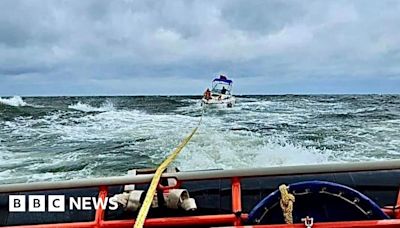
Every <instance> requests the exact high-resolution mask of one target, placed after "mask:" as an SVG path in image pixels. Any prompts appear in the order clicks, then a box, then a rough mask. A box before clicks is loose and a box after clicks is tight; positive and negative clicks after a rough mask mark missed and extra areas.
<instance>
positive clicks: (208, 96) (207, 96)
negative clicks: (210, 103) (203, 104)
mask: <svg viewBox="0 0 400 228" xmlns="http://www.w3.org/2000/svg"><path fill="white" fill-rule="evenodd" d="M203 96H204V98H205V99H206V100H210V99H211V91H210V89H209V88H207V89H206V91H205V92H204V95H203Z"/></svg>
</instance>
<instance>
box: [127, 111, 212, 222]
mask: <svg viewBox="0 0 400 228" xmlns="http://www.w3.org/2000/svg"><path fill="white" fill-rule="evenodd" d="M203 114H204V108H203V109H202V113H201V117H200V120H199V123H198V124H197V126H196V127H195V128H194V129H193V130H192V132H191V133H190V134H189V135H188V136H186V138H185V139H183V141H182V142H181V143H180V144H179V146H178V147H177V148H176V149H175V150H173V151H172V153H171V154H170V155H169V156H168V157H167V158H166V159H165V160H164V161H163V162H162V163H161V165H160V166H159V167H158V168H157V170H156V172H155V173H154V176H153V179H152V180H151V183H150V187H149V189H148V190H147V193H146V198H145V199H144V201H143V204H142V207H141V208H140V211H139V214H138V216H137V218H136V222H135V224H134V226H133V227H134V228H142V227H143V225H144V221H145V220H146V217H147V214H148V213H149V209H150V205H151V203H152V201H153V198H154V195H155V194H156V190H157V185H158V183H159V182H160V179H161V175H162V173H163V172H164V170H165V169H166V168H167V167H168V166H169V165H170V164H171V163H172V162H173V161H174V160H175V158H176V157H177V156H178V154H179V153H180V152H181V150H182V149H183V148H184V147H185V146H186V144H187V143H188V142H189V141H190V139H192V137H193V135H194V134H195V133H196V131H197V129H198V128H199V126H200V124H201V121H202V119H203Z"/></svg>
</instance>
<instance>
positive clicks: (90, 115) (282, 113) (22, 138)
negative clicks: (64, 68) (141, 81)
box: [0, 95, 400, 183]
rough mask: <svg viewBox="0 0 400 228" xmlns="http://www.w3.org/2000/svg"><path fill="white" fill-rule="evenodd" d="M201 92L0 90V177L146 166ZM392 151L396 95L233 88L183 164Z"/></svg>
mask: <svg viewBox="0 0 400 228" xmlns="http://www.w3.org/2000/svg"><path fill="white" fill-rule="evenodd" d="M200 113H201V106H200V97H190V96H188V97H182V96H170V97H168V96H143V97H141V96H135V97H23V98H21V97H18V96H16V97H8V98H5V97H3V98H0V183H16V182H31V181H45V180H66V179H77V178H86V177H100V176H113V175H124V174H126V172H127V170H129V169H132V168H140V167H154V166H156V165H157V164H159V163H160V162H161V161H162V160H163V159H164V158H165V156H167V155H168V154H169V153H170V151H171V150H172V149H173V148H174V147H176V146H177V145H178V144H179V142H180V141H181V140H182V139H183V137H185V136H186V135H187V134H188V133H189V132H190V131H191V129H192V128H193V127H194V126H195V125H196V124H197V122H198V120H199V116H200ZM399 156H400V96H399V95H315V96H308V95H301V96H300V95H299V96H297V95H282V96H240V97H238V98H237V104H236V105H235V106H234V107H233V108H231V109H225V108H209V109H206V110H205V113H204V117H203V123H202V125H201V127H200V129H199V131H198V133H197V134H196V135H195V136H194V138H193V140H192V141H191V142H190V143H189V145H188V146H187V147H186V148H185V149H184V150H183V152H182V153H181V154H180V155H179V157H178V159H177V161H176V162H175V164H174V165H175V166H177V167H179V168H180V169H181V170H203V169H234V168H246V167H270V166H285V165H297V164H314V163H330V162H349V161H368V160H390V159H396V158H399Z"/></svg>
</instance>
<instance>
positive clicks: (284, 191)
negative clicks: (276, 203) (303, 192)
mask: <svg viewBox="0 0 400 228" xmlns="http://www.w3.org/2000/svg"><path fill="white" fill-rule="evenodd" d="M288 190H289V187H287V186H286V185H284V184H282V185H280V186H279V191H280V192H281V200H280V205H281V208H282V212H283V217H284V219H285V222H286V224H293V216H292V211H293V203H294V195H293V194H290V193H289V191H288Z"/></svg>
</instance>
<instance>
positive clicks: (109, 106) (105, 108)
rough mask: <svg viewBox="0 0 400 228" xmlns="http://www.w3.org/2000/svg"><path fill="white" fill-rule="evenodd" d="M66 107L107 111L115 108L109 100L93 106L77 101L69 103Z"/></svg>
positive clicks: (85, 110) (89, 110)
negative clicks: (98, 105)
mask: <svg viewBox="0 0 400 228" xmlns="http://www.w3.org/2000/svg"><path fill="white" fill-rule="evenodd" d="M68 108H70V109H75V110H78V111H82V112H107V111H113V110H115V108H114V104H113V103H112V102H110V101H106V102H104V103H103V104H102V105H101V106H100V107H93V106H91V105H89V104H85V103H82V102H80V101H79V102H78V103H76V104H73V105H69V106H68Z"/></svg>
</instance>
